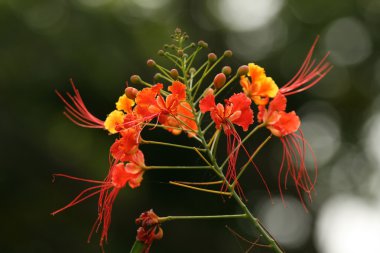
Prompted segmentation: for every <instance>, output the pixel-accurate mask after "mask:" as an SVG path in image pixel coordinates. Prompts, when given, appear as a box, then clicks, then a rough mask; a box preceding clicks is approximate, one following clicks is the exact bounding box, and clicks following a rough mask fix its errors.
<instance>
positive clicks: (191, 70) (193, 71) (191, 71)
mask: <svg viewBox="0 0 380 253" xmlns="http://www.w3.org/2000/svg"><path fill="white" fill-rule="evenodd" d="M196 71H197V70H196V69H195V68H190V69H189V73H190V74H194V73H195V72H196Z"/></svg>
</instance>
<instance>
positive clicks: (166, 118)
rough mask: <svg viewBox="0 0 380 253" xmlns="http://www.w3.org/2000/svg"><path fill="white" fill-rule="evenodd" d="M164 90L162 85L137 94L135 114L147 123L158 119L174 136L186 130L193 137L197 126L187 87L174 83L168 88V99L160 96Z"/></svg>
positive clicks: (177, 82) (145, 89)
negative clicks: (187, 94) (187, 96)
mask: <svg viewBox="0 0 380 253" xmlns="http://www.w3.org/2000/svg"><path fill="white" fill-rule="evenodd" d="M162 88H163V85H162V84H156V85H154V86H152V87H151V88H144V89H143V90H142V91H140V92H139V93H137V96H136V104H137V105H136V107H135V112H136V113H137V114H138V115H141V117H142V118H143V119H145V120H147V121H150V120H152V119H153V118H155V117H158V121H159V122H160V123H161V124H162V125H164V126H167V127H168V128H167V130H168V131H170V132H172V133H173V134H179V133H181V131H182V130H185V131H187V132H188V134H189V135H190V136H193V135H194V134H195V132H196V130H197V124H196V122H195V120H194V114H193V112H192V111H191V106H190V105H189V103H188V102H187V101H186V85H184V84H183V83H181V82H179V81H174V82H173V83H172V85H171V86H169V87H168V90H169V91H170V92H171V94H169V95H168V96H167V97H166V98H164V97H163V96H162V95H161V94H160V91H161V90H162Z"/></svg>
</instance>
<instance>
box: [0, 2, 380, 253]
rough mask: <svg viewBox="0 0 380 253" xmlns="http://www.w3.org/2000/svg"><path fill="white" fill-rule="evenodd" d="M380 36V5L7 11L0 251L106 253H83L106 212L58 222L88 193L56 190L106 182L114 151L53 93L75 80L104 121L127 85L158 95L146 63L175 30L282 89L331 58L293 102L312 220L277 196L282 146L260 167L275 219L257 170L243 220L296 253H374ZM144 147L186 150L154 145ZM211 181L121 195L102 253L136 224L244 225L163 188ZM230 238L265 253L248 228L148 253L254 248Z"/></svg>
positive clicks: (180, 234) (0, 72) (79, 5)
mask: <svg viewBox="0 0 380 253" xmlns="http://www.w3.org/2000/svg"><path fill="white" fill-rule="evenodd" d="M379 26H380V2H379V1H378V0H336V1H328V0H318V1H316V0H315V1H303V0H233V1H232V0H220V1H217V0H206V1H196V0H183V1H174V0H45V1H44V0H34V1H25V0H0V115H1V124H0V129H1V133H2V134H1V136H2V137H1V142H0V143H1V145H0V148H1V152H0V154H1V169H2V173H1V174H0V187H1V192H2V196H3V197H2V201H1V211H0V212H1V217H2V222H1V226H0V231H1V237H0V238H1V239H0V246H1V252H100V248H99V247H98V236H97V235H95V236H94V237H93V240H92V242H91V243H90V244H87V243H86V239H87V235H88V233H89V232H90V229H91V226H92V224H93V222H94V220H95V219H96V198H94V199H91V200H88V201H86V202H85V203H82V204H80V205H77V206H75V207H73V208H70V209H69V210H66V211H65V212H64V213H61V214H59V215H57V216H55V217H52V216H50V215H49V213H50V212H51V211H53V210H55V209H57V208H60V207H62V206H63V205H65V204H66V203H68V202H69V201H70V200H71V199H72V198H73V197H74V196H76V194H78V193H79V192H80V191H81V190H82V189H84V188H85V187H86V185H84V184H82V183H80V182H75V181H74V182H73V181H71V180H65V179H59V180H56V182H55V183H54V184H52V182H51V179H52V176H51V175H52V174H53V173H58V172H59V173H66V174H70V175H74V176H78V177H84V178H93V179H101V178H103V177H104V176H105V173H106V170H107V166H108V150H109V146H110V145H111V144H112V142H113V141H114V138H115V137H114V136H107V134H106V133H105V132H103V131H97V130H90V129H83V128H79V127H77V126H75V125H73V124H72V123H71V122H70V121H68V120H67V119H66V118H65V117H64V116H63V115H62V110H63V105H62V103H61V102H60V101H59V99H58V98H57V96H56V95H55V94H54V89H58V90H60V91H69V90H70V85H69V79H70V78H73V80H74V82H75V83H76V85H77V87H78V88H79V90H80V91H81V94H82V97H83V99H84V101H85V102H86V105H87V107H88V108H89V109H90V111H91V112H93V113H94V114H95V115H97V116H98V117H100V118H105V116H106V115H107V113H109V112H110V111H111V110H113V108H114V102H115V101H116V99H117V98H118V96H119V95H120V94H121V93H122V92H123V90H124V87H125V82H126V81H127V80H129V77H130V76H131V75H132V74H136V73H138V74H140V75H141V76H142V77H144V79H145V80H148V81H151V80H152V76H153V75H154V71H153V70H152V69H149V68H148V67H146V65H145V62H146V60H147V59H148V58H150V57H153V58H155V59H157V60H158V59H159V57H158V56H157V55H156V52H157V50H158V49H160V48H161V47H162V45H163V44H164V43H167V42H170V40H169V35H170V34H171V33H172V32H173V31H174V29H175V28H176V27H180V28H182V29H183V30H184V31H186V32H187V33H188V34H189V35H190V37H191V39H193V40H194V41H197V40H200V39H202V40H205V41H207V42H208V43H209V47H210V48H211V50H212V51H213V52H215V53H217V54H218V55H220V54H222V52H223V51H224V50H225V49H231V50H232V51H233V52H234V57H233V59H228V60H227V61H226V64H229V65H231V66H232V67H233V68H235V69H236V67H237V66H239V65H242V64H247V63H248V62H253V61H254V62H256V63H258V64H259V65H261V66H263V67H265V69H266V71H267V74H268V75H269V76H272V77H273V78H274V79H275V80H276V82H277V83H278V84H279V85H280V86H281V84H284V83H286V81H287V80H289V79H290V78H291V77H292V75H294V74H295V73H296V70H297V69H298V67H299V66H300V64H301V63H302V61H303V59H304V57H305V56H306V53H307V51H308V48H309V47H310V46H311V44H312V43H313V41H314V39H315V37H316V36H317V35H320V36H321V38H320V42H319V44H318V47H317V50H316V55H317V56H321V55H323V54H324V53H325V52H327V51H331V56H330V57H329V60H330V61H331V62H332V63H333V65H334V69H333V70H332V71H331V73H330V74H328V76H327V77H326V78H325V79H323V80H322V81H321V82H320V83H319V84H318V86H316V87H314V88H312V89H310V90H308V91H306V92H304V93H302V94H298V95H294V96H291V97H290V98H289V108H290V109H295V110H296V111H297V113H298V114H299V115H300V116H301V120H302V122H303V123H302V128H303V130H304V133H305V136H306V138H307V140H308V141H309V143H310V144H311V146H312V147H313V149H314V152H315V153H316V156H317V159H318V164H319V181H318V184H317V189H316V195H315V196H314V199H313V203H312V204H310V205H309V213H306V212H305V211H304V210H303V208H302V206H301V205H300V203H299V201H298V199H297V196H296V194H295V193H294V191H293V190H292V189H290V190H289V191H287V192H286V201H287V207H286V208H285V207H284V206H283V205H282V203H281V199H279V197H278V190H277V187H276V170H277V168H278V166H279V161H280V157H281V145H280V143H279V141H276V140H274V141H272V142H271V144H270V145H268V146H267V147H266V148H265V149H264V152H262V153H261V154H260V155H259V157H258V160H257V164H258V165H259V166H260V168H261V169H262V170H263V171H264V174H265V175H266V177H267V181H268V183H269V184H270V188H271V190H272V194H273V195H274V198H273V200H274V204H271V202H270V199H269V197H268V195H267V194H266V192H265V189H264V187H263V185H262V183H261V181H260V180H259V179H258V177H257V175H256V174H255V173H254V172H253V170H252V171H250V172H249V173H247V175H246V176H245V178H244V180H243V182H242V184H243V185H244V189H245V191H246V194H247V197H248V199H249V202H248V205H249V207H250V208H251V209H252V210H253V213H254V214H256V215H257V217H259V219H261V220H262V222H263V223H264V224H265V225H266V226H267V227H268V229H269V230H270V231H271V232H272V234H273V235H274V236H275V237H276V238H277V239H278V241H279V242H280V244H281V245H282V246H283V247H284V248H285V249H286V252H289V253H291V252H292V253H293V252H294V253H296V252H308V253H309V252H310V253H312V252H321V253H351V252H380V246H379V244H378V243H377V241H378V238H380V191H379V185H380V171H379V164H380V148H379V144H378V143H379V142H380V132H379V130H380V96H379V90H380V55H379V50H380V47H379V46H380V35H379ZM162 61H163V62H165V61H164V60H162ZM146 136H148V137H149V138H151V139H167V138H170V139H171V140H177V139H178V140H180V141H185V142H186V141H187V142H191V141H189V140H187V138H186V137H184V136H180V137H176V138H173V137H172V136H170V134H168V133H166V132H165V131H159V130H157V131H154V132H149V131H148V133H146ZM144 152H145V153H146V163H147V164H149V165H158V164H172V165H174V164H180V163H187V162H188V161H190V162H192V161H194V159H193V156H192V154H189V153H186V152H184V153H178V152H177V151H175V150H172V149H164V148H158V147H144ZM173 153H174V154H175V156H174V157H173ZM208 178H210V175H209V174H208V173H206V172H173V171H171V172H164V173H162V172H158V171H157V172H156V171H155V172H149V173H146V175H145V177H144V181H143V184H142V186H141V187H140V188H138V189H135V190H130V189H125V190H122V191H121V192H120V194H119V196H118V198H117V200H116V202H115V205H114V211H113V216H112V218H113V222H112V225H111V227H110V231H109V244H108V245H107V246H106V252H113V253H117V252H129V249H130V247H131V245H132V243H133V240H134V237H135V234H136V228H137V227H136V225H135V224H134V219H135V218H136V217H138V215H139V214H140V213H141V212H143V211H145V210H148V209H150V208H153V209H154V210H155V211H156V212H157V213H158V214H159V215H162V216H166V215H202V214H216V213H217V214H223V213H231V212H235V211H237V210H235V206H234V203H233V201H228V200H226V201H223V199H221V198H220V197H219V196H214V195H207V194H202V193H199V192H192V191H190V190H186V189H180V188H176V187H174V186H171V185H168V184H167V183H166V182H168V181H169V180H192V179H208ZM225 224H227V225H228V226H229V227H231V228H232V229H233V230H234V231H236V232H238V233H239V234H241V235H242V236H244V237H246V238H247V239H249V240H252V241H254V240H255V239H256V237H255V236H253V235H254V229H253V228H252V227H249V226H247V225H246V224H242V223H239V222H234V221H228V222H221V221H213V222H203V221H191V222H187V221H181V222H172V223H168V224H165V226H164V233H165V235H164V239H163V240H161V241H159V242H155V243H154V245H153V247H152V250H151V252H184V253H188V252H245V249H247V248H248V246H249V245H247V244H245V243H243V242H242V241H241V240H238V239H236V238H234V236H233V235H232V234H231V233H230V232H229V231H228V230H227V229H226V228H225ZM251 252H269V251H268V250H265V249H260V248H254V250H253V251H251Z"/></svg>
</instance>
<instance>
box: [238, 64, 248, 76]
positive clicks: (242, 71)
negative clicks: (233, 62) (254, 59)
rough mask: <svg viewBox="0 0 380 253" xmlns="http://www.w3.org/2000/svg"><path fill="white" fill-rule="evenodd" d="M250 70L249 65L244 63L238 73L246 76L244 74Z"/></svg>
mask: <svg viewBox="0 0 380 253" xmlns="http://www.w3.org/2000/svg"><path fill="white" fill-rule="evenodd" d="M248 71H249V68H248V66H247V65H242V66H240V67H239V69H238V71H237V74H238V75H239V76H244V75H246V74H247V73H248Z"/></svg>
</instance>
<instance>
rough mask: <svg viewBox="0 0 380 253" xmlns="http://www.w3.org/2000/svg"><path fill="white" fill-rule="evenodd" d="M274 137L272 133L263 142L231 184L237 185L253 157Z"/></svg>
mask: <svg viewBox="0 0 380 253" xmlns="http://www.w3.org/2000/svg"><path fill="white" fill-rule="evenodd" d="M271 138H272V135H269V136H268V137H267V138H266V139H265V140H264V141H263V142H262V143H261V144H260V146H259V147H258V148H257V149H256V150H255V152H253V154H252V155H251V157H250V158H249V159H248V161H247V162H246V163H245V164H244V165H243V167H242V168H241V169H240V172H239V174H238V175H237V176H236V179H235V181H234V182H233V184H232V185H231V187H232V188H233V187H235V185H236V183H237V182H238V180H239V178H240V177H241V176H242V175H243V173H244V171H245V170H246V169H247V167H248V165H249V164H250V163H251V162H252V160H253V158H255V156H256V155H257V154H258V153H259V152H260V150H261V149H262V148H263V147H264V146H265V144H267V143H268V141H269V140H270V139H271Z"/></svg>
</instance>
